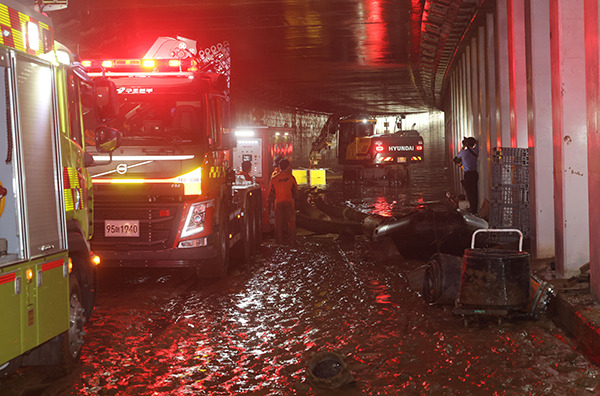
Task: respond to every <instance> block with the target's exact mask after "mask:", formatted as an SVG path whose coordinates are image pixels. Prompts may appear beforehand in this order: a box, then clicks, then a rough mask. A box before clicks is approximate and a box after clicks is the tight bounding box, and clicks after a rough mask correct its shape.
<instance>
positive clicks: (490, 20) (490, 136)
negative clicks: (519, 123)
mask: <svg viewBox="0 0 600 396" xmlns="http://www.w3.org/2000/svg"><path fill="white" fill-rule="evenodd" d="M485 29H486V32H485V33H486V34H485V48H486V49H487V51H486V52H485V57H486V61H485V62H486V75H487V77H486V79H487V81H486V84H487V87H486V102H487V116H486V139H485V140H484V141H483V142H485V144H486V147H485V151H486V152H487V155H488V156H487V166H488V180H491V168H492V167H491V152H492V151H491V150H492V148H494V147H496V142H497V141H498V139H497V135H498V133H497V128H496V127H497V123H496V54H495V51H494V48H495V42H496V36H495V33H494V32H495V29H496V27H495V24H494V14H493V13H489V14H487V15H486V26H485ZM483 142H482V141H479V143H481V144H483ZM483 148H484V147H481V149H483ZM486 191H489V190H486Z"/></svg>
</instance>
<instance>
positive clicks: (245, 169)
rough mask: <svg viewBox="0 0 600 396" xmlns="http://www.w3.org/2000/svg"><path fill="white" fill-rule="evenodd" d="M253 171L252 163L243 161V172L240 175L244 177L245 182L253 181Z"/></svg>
mask: <svg viewBox="0 0 600 396" xmlns="http://www.w3.org/2000/svg"><path fill="white" fill-rule="evenodd" d="M251 170H252V162H250V161H243V162H242V170H241V171H240V172H239V173H238V175H239V176H242V177H243V178H244V180H245V181H252V176H250V171H251Z"/></svg>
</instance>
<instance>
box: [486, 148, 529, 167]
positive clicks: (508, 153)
mask: <svg viewBox="0 0 600 396" xmlns="http://www.w3.org/2000/svg"><path fill="white" fill-rule="evenodd" d="M493 150H494V153H493V154H492V162H493V163H495V164H512V165H525V166H527V165H529V149H528V148H513V147H494V149H493Z"/></svg>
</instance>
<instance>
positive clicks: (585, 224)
mask: <svg viewBox="0 0 600 396" xmlns="http://www.w3.org/2000/svg"><path fill="white" fill-rule="evenodd" d="M583 1H584V0H550V34H551V36H550V37H551V38H550V48H551V50H550V57H551V73H552V115H553V118H552V134H553V147H554V196H555V205H554V213H555V215H556V218H555V233H556V234H555V239H556V269H557V271H558V273H559V274H561V275H563V276H565V277H569V276H571V275H573V274H576V273H578V270H579V267H580V266H581V265H583V264H586V263H587V262H588V261H589V258H590V248H589V241H590V238H589V231H590V230H589V209H588V177H589V175H588V163H587V122H586V121H587V115H586V90H585V87H586V75H585V60H586V58H585V36H584V24H583V21H584V20H585V13H584V8H583Z"/></svg>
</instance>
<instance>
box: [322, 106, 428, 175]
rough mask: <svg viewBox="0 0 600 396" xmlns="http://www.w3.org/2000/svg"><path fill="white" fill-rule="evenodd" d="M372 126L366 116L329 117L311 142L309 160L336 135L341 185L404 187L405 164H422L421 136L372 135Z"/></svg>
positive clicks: (405, 132) (410, 132) (400, 133)
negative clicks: (371, 182)
mask: <svg viewBox="0 0 600 396" xmlns="http://www.w3.org/2000/svg"><path fill="white" fill-rule="evenodd" d="M376 123H377V119H376V118H374V117H372V116H369V115H352V116H346V117H338V116H337V115H333V116H332V117H330V119H329V120H328V121H327V123H326V124H325V126H324V128H323V130H322V132H321V134H320V135H319V137H318V138H317V139H316V140H315V142H314V143H313V149H312V151H311V158H318V156H319V153H320V151H321V150H322V149H323V148H325V147H327V146H331V145H332V144H331V136H333V134H335V132H337V158H338V163H339V164H340V165H341V166H342V172H343V178H344V181H345V182H351V181H357V180H365V179H366V180H377V179H382V180H387V181H388V182H389V183H391V184H406V182H407V181H408V178H409V165H410V164H415V163H420V162H422V161H423V158H424V157H423V151H424V150H423V137H422V136H421V135H420V134H419V132H418V131H416V130H414V129H409V130H399V131H397V132H394V133H381V134H376V133H375V124H376Z"/></svg>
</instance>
